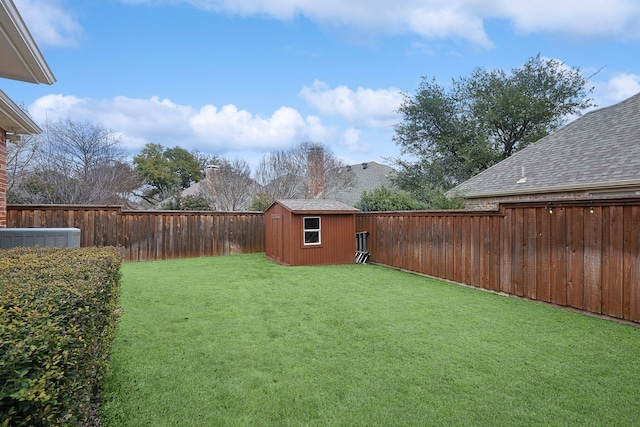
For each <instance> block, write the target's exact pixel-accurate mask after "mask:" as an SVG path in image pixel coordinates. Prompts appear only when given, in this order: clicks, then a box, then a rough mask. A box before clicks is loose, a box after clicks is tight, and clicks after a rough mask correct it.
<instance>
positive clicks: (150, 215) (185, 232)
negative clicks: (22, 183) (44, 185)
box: [7, 205, 265, 261]
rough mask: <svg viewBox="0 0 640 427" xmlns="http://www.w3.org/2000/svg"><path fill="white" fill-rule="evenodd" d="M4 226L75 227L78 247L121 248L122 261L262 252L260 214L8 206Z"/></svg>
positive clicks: (98, 207) (263, 244)
mask: <svg viewBox="0 0 640 427" xmlns="http://www.w3.org/2000/svg"><path fill="white" fill-rule="evenodd" d="M7 227H16V228H25V227H76V228H79V229H80V230H81V243H80V245H81V246H83V247H91V246H118V245H119V246H122V247H124V250H125V260H126V261H145V260H154V259H170V258H188V257H197V256H212V255H225V254H233V253H256V252H264V251H265V240H264V239H265V228H264V215H263V214H262V212H211V211H123V210H122V208H121V207H120V206H69V205H60V206H56V205H43V206H34V205H9V206H7Z"/></svg>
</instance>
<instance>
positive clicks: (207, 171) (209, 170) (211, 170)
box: [204, 165, 220, 179]
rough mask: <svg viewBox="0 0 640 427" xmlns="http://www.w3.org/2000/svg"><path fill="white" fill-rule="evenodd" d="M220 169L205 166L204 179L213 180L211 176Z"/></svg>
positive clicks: (213, 166) (214, 166) (216, 166)
mask: <svg viewBox="0 0 640 427" xmlns="http://www.w3.org/2000/svg"><path fill="white" fill-rule="evenodd" d="M218 169H220V166H218V165H207V166H205V167H204V177H205V178H206V179H213V174H214V173H216V172H217V171H218Z"/></svg>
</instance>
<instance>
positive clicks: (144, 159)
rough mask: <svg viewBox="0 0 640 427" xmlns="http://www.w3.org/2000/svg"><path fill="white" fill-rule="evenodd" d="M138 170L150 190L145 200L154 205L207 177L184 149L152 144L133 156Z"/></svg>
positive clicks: (143, 195)
mask: <svg viewBox="0 0 640 427" xmlns="http://www.w3.org/2000/svg"><path fill="white" fill-rule="evenodd" d="M133 164H134V168H135V171H136V172H137V173H138V175H140V177H142V178H143V179H144V180H145V182H146V183H147V185H148V186H149V188H148V189H147V190H146V191H144V193H143V194H142V197H143V198H144V199H145V200H147V201H148V202H150V203H152V204H157V203H158V202H159V201H161V200H165V199H167V198H169V197H171V196H172V195H174V194H175V193H177V192H179V191H180V190H184V189H185V188H187V187H189V186H191V185H192V184H194V183H195V182H197V181H199V180H200V179H201V178H202V177H203V172H202V167H201V165H200V163H199V161H198V159H197V158H196V156H194V155H193V154H192V153H190V152H188V151H187V150H185V149H184V148H180V147H173V148H167V149H166V148H164V147H163V146H162V145H160V144H155V143H152V142H150V143H148V144H146V145H145V146H144V147H143V148H142V150H141V151H140V153H139V154H137V155H136V156H134V157H133Z"/></svg>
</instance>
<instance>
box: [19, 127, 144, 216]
mask: <svg viewBox="0 0 640 427" xmlns="http://www.w3.org/2000/svg"><path fill="white" fill-rule="evenodd" d="M28 147H29V146H28V145H25V147H24V149H23V150H22V152H21V154H20V153H17V152H16V153H15V163H14V166H13V167H14V171H15V173H13V174H12V175H11V180H12V184H11V185H12V194H14V195H15V198H16V199H18V200H20V201H22V202H24V203H64V204H104V203H113V204H115V203H117V204H127V202H128V201H129V200H130V199H131V195H132V193H133V191H134V190H135V189H136V188H139V187H140V186H141V185H142V181H141V180H140V179H139V178H138V177H137V176H136V174H135V173H134V171H133V169H132V168H131V166H130V165H129V164H128V162H127V161H126V155H125V150H124V148H123V147H122V140H121V139H120V137H118V136H117V135H116V134H115V133H114V132H113V131H110V130H108V129H105V128H104V127H102V126H99V125H95V124H92V123H90V122H76V121H73V120H72V119H69V118H68V119H66V120H62V121H59V122H56V123H47V124H46V125H45V126H44V129H43V134H42V135H40V136H39V137H38V138H37V143H36V144H35V146H34V147H32V148H30V149H28ZM27 153H32V155H31V156H28V155H27ZM26 158H29V162H28V166H26V167H25V166H24V165H25V162H24V161H22V162H21V161H20V159H23V160H24V159H26ZM21 165H22V166H21Z"/></svg>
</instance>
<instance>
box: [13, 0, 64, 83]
mask: <svg viewBox="0 0 640 427" xmlns="http://www.w3.org/2000/svg"><path fill="white" fill-rule="evenodd" d="M0 33H1V35H2V36H4V37H6V39H7V40H8V41H9V43H10V44H11V45H12V46H13V48H14V53H15V55H16V57H18V58H19V60H20V61H21V62H22V63H23V64H24V66H25V69H26V70H27V72H28V74H25V75H20V76H15V79H16V80H22V81H26V82H29V83H45V84H53V83H55V82H56V78H55V77H54V75H53V73H52V72H51V69H50V68H49V65H48V64H47V62H46V61H45V59H44V57H43V56H42V53H41V52H40V49H38V45H37V44H36V42H35V41H34V40H33V37H32V36H31V33H30V32H29V29H28V28H27V26H26V24H25V23H24V21H23V20H22V17H21V16H20V13H19V12H18V9H17V8H16V6H15V5H14V4H13V0H0Z"/></svg>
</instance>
